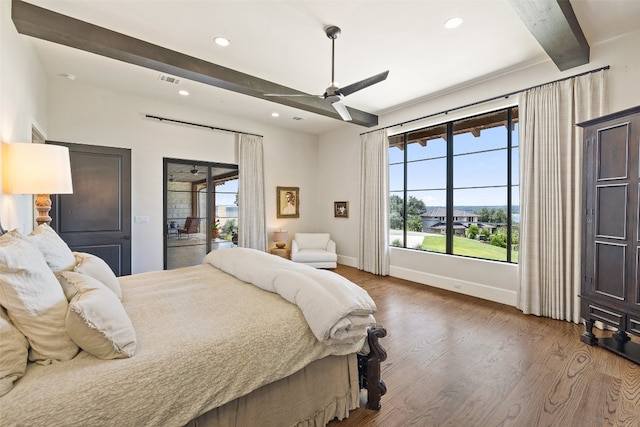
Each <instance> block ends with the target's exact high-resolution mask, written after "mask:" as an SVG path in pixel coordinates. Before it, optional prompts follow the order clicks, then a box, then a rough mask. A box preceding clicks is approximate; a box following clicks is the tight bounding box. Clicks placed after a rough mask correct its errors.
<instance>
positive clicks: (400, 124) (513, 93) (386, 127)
mask: <svg viewBox="0 0 640 427" xmlns="http://www.w3.org/2000/svg"><path fill="white" fill-rule="evenodd" d="M609 68H611V66H610V65H605V66H604V67H600V68H596V69H595V70H591V71H585V72H583V73H580V74H575V75H573V76H568V77H563V78H561V79H558V80H554V81H552V82H547V83H541V84H539V85H535V86H530V87H528V88H526V89H520V90H517V91H514V92H509V93H505V94H504V95H498V96H494V97H493V98H488V99H484V100H482V101H476V102H472V103H471V104H467V105H463V106H461V107H455V108H450V109H448V110H443V111H440V112H438V113H433V114H427V115H426V116H422V117H418V118H417V119H411V120H406V121H404V122H400V123H396V124H395V125H389V126H385V127H382V128H379V129H374V130H370V131H367V132H363V133H361V134H360V136H362V135H366V134H368V133H372V132H377V131H379V130H383V129H389V128H392V127H396V126H403V125H406V124H407V123H412V122H417V121H419V120H424V119H428V118H430V117H435V116H438V115H440V114H449V113H450V112H451V111H456V110H462V109H463V108H469V107H474V106H476V105H480V104H484V103H486V102H491V101H495V100H496V99H501V98H509V97H510V96H512V95H516V94H518V93H521V92H524V91H526V90H530V89H535V88H538V87H541V86H544V85H548V84H552V83H558V82H562V81H564V80H569V79H573V78H576V77H580V76H584V75H587V74H591V73H597V72H598V71H602V70H608V69H609Z"/></svg>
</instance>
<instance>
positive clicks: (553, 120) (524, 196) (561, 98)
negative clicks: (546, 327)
mask: <svg viewBox="0 0 640 427" xmlns="http://www.w3.org/2000/svg"><path fill="white" fill-rule="evenodd" d="M605 71H606V70H603V71H599V72H595V73H590V74H587V75H584V76H579V77H575V78H572V79H568V80H564V81H561V82H556V83H550V84H547V85H544V86H540V87H537V88H534V89H530V90H528V91H525V92H523V93H522V94H521V95H520V104H519V116H520V253H519V264H518V265H519V269H518V273H519V279H520V286H519V288H518V296H517V297H518V300H517V306H518V308H519V309H520V310H522V311H523V312H524V313H526V314H534V315H537V316H545V317H551V318H553V319H560V320H567V321H573V322H576V323H579V322H580V302H579V296H578V295H579V293H580V283H581V273H580V272H581V266H580V262H581V261H580V255H581V249H580V245H581V238H582V230H581V227H582V223H581V216H582V208H581V206H582V205H581V203H582V151H583V150H582V132H581V130H580V129H578V128H576V126H575V124H576V123H579V122H581V121H584V120H588V119H591V118H595V117H598V116H600V115H602V114H605V113H606V97H605V77H606V73H605Z"/></svg>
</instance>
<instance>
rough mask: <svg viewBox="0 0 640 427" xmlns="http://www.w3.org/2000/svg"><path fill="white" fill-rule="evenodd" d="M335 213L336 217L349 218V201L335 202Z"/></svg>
mask: <svg viewBox="0 0 640 427" xmlns="http://www.w3.org/2000/svg"><path fill="white" fill-rule="evenodd" d="M333 213H334V215H335V217H336V218H349V202H333Z"/></svg>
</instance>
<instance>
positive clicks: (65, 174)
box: [5, 143, 73, 225]
mask: <svg viewBox="0 0 640 427" xmlns="http://www.w3.org/2000/svg"><path fill="white" fill-rule="evenodd" d="M6 146H7V150H6V151H5V153H6V157H5V168H6V175H5V182H6V184H7V187H5V191H6V192H7V193H11V194H35V195H36V201H35V206H36V209H37V211H38V217H37V218H36V222H37V223H38V225H40V224H43V223H44V224H47V225H49V224H50V223H51V217H50V216H49V211H50V210H51V198H50V197H49V195H50V194H71V193H73V185H72V182H71V164H70V160H69V149H68V148H67V147H63V146H60V145H51V144H35V143H33V144H30V143H24V144H20V143H18V144H15V143H14V144H6Z"/></svg>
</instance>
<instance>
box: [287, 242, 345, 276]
mask: <svg viewBox="0 0 640 427" xmlns="http://www.w3.org/2000/svg"><path fill="white" fill-rule="evenodd" d="M291 261H295V262H299V263H302V264H307V265H310V266H312V267H316V268H336V266H337V265H338V254H336V243H335V242H334V241H333V240H331V235H330V234H329V233H296V234H295V235H294V236H293V239H292V241H291Z"/></svg>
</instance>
